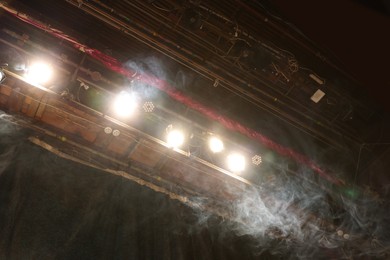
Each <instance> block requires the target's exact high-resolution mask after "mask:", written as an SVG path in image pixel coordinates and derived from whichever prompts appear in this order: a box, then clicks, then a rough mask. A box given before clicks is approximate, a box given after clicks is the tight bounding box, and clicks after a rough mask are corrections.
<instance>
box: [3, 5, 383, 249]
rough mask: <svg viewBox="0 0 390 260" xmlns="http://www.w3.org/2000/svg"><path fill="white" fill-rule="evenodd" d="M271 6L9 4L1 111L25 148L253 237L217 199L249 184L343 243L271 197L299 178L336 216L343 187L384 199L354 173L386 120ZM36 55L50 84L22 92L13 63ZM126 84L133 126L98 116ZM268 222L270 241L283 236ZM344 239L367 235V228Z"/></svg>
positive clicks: (310, 212) (326, 223) (369, 156)
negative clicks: (231, 165) (241, 165)
mask: <svg viewBox="0 0 390 260" xmlns="http://www.w3.org/2000/svg"><path fill="white" fill-rule="evenodd" d="M269 8H270V7H269V6H268V4H267V3H264V4H262V3H261V2H256V1H247V2H244V1H233V0H232V1H225V2H224V4H223V5H221V4H220V3H216V2H214V1H179V0H177V1H174V0H172V1H109V0H106V1H98V0H91V1H73V0H66V1H60V2H58V1H56V2H54V1H38V0H29V1H22V0H21V1H9V2H7V3H4V4H2V16H1V18H0V19H1V24H2V27H1V33H0V35H1V37H0V44H1V49H2V53H1V55H2V60H1V62H2V63H7V64H8V67H7V68H5V73H6V74H7V79H6V80H5V81H4V82H3V83H2V86H1V100H0V105H1V108H2V109H4V110H6V111H7V112H8V113H10V114H12V115H13V117H9V118H8V120H9V121H11V122H14V123H16V124H19V125H21V126H23V127H26V128H28V129H31V130H32V131H33V133H34V134H32V135H31V137H30V138H29V140H30V141H31V142H33V143H34V144H37V145H39V146H41V147H43V148H45V149H47V150H49V151H51V152H53V153H55V154H57V155H59V156H61V157H64V158H66V159H69V160H73V161H75V162H79V163H82V164H85V165H87V166H90V167H94V168H97V169H101V170H104V171H106V172H108V173H110V174H114V175H119V176H122V177H124V178H126V179H128V180H130V181H134V182H136V183H138V184H140V185H143V186H146V187H148V188H150V189H152V190H155V191H157V192H160V193H163V194H165V195H168V196H169V197H170V198H172V199H175V200H179V201H181V202H183V203H185V204H187V205H189V206H191V207H198V208H201V209H203V210H205V211H210V212H212V213H213V214H215V215H217V216H219V217H222V218H227V219H230V220H232V221H236V222H241V223H243V225H248V226H250V227H251V228H252V226H251V225H250V223H248V221H249V220H247V219H245V218H243V217H242V216H237V215H235V213H234V209H232V208H229V207H226V203H233V202H234V201H236V200H240V198H241V196H243V194H247V193H248V192H249V191H253V189H255V190H256V193H259V194H260V195H261V197H262V198H264V200H267V201H268V202H267V203H269V204H267V205H268V206H269V205H275V204H278V203H280V201H282V202H283V201H284V203H286V205H288V208H289V211H287V213H291V212H294V214H295V215H296V216H300V218H302V221H301V222H300V226H301V227H302V226H303V228H302V229H303V230H307V229H310V223H316V224H317V225H319V226H320V227H321V228H322V229H324V230H327V232H328V233H329V234H330V235H329V237H332V238H333V236H334V234H336V236H338V237H341V238H338V239H336V240H337V241H338V242H337V243H336V242H334V243H335V244H339V243H346V242H345V241H347V240H349V235H348V237H347V238H346V237H345V236H343V234H342V235H341V236H340V235H339V234H338V233H337V232H339V231H340V230H336V226H337V225H338V224H339V223H338V222H337V221H339V220H334V219H333V218H332V217H329V216H323V215H321V212H322V211H321V210H320V209H312V208H311V207H309V208H306V207H305V205H303V204H302V203H301V202H300V201H299V199H300V198H301V197H299V196H300V195H299V194H297V195H296V194H295V193H297V192H296V191H295V190H294V192H293V193H294V196H297V197H296V200H294V201H293V202H291V201H285V200H286V198H282V197H278V195H280V193H277V195H276V196H275V194H274V193H275V190H279V189H280V187H283V185H285V187H288V185H298V184H297V183H300V182H302V183H303V184H302V183H301V184H299V185H303V186H304V187H306V189H307V193H308V194H311V191H313V190H317V191H321V194H323V193H322V192H325V193H326V194H328V195H327V196H329V197H330V198H329V200H330V201H332V202H329V201H328V202H329V203H330V204H332V207H334V208H338V207H339V204H340V203H341V202H340V195H339V194H340V193H341V194H343V195H342V196H341V197H342V198H344V197H345V196H347V195H345V194H347V193H348V192H350V191H351V187H352V190H353V191H355V192H356V190H360V193H361V194H364V196H368V197H369V198H370V200H371V199H372V200H375V199H376V196H377V193H381V192H382V194H381V196H386V195H387V194H385V193H384V192H383V187H381V186H380V185H379V183H378V181H376V179H375V178H373V179H370V181H371V182H370V183H367V182H366V181H367V178H366V176H361V173H363V172H370V169H371V168H373V167H374V168H375V167H376V166H377V165H378V163H379V164H380V163H381V162H382V161H381V160H384V161H385V158H387V157H388V156H389V152H388V146H387V145H386V144H387V143H388V141H389V135H388V131H387V129H388V127H389V124H388V118H387V117H386V114H385V113H384V110H383V108H382V106H380V105H378V104H376V102H375V101H374V100H373V99H370V98H367V94H366V92H367V89H365V88H364V86H363V85H364V82H359V81H356V80H355V79H354V77H352V76H350V75H349V74H347V73H346V72H345V70H347V69H346V68H343V65H342V64H340V62H339V61H338V60H337V59H335V58H334V57H333V54H331V53H329V52H327V51H324V50H323V49H321V48H319V47H317V44H315V43H313V42H312V41H311V40H309V39H307V37H306V36H304V35H303V34H301V33H298V32H297V30H296V29H295V28H293V27H292V26H291V24H289V23H287V22H286V21H284V20H283V19H281V18H280V17H278V16H276V15H274V14H273V13H272V11H271V10H272V9H269ZM21 13H25V14H27V16H24V15H22V14H21ZM41 57H45V58H46V59H48V60H51V62H52V64H53V66H54V67H55V68H56V75H55V79H54V80H53V81H52V82H50V84H47V85H45V86H43V87H40V86H33V85H32V84H30V83H29V82H28V81H26V79H25V78H24V77H23V73H22V72H23V68H24V67H25V66H28V63H30V62H31V61H33V60H34V59H37V58H39V59H41ZM125 89H127V90H131V91H134V92H136V93H138V95H139V98H140V100H139V101H140V104H141V105H140V108H139V111H138V112H137V115H136V116H135V117H134V118H131V119H123V118H119V117H117V116H116V115H115V114H114V113H113V111H112V109H111V107H110V104H111V102H112V100H113V99H114V97H115V94H117V93H118V92H120V91H121V90H125ZM141 107H142V108H141ZM170 125H172V126H173V127H176V126H181V127H184V129H186V131H187V137H188V139H187V142H186V143H185V145H184V146H183V147H182V148H180V149H172V148H169V147H168V145H167V143H166V142H165V134H166V131H167V127H169V126H170ZM210 135H217V136H220V137H222V138H223V140H224V141H225V146H226V150H231V151H240V152H242V153H243V154H244V155H245V157H246V158H247V163H248V165H247V169H246V171H245V172H244V173H242V174H241V175H238V174H235V173H232V172H230V171H229V170H228V169H227V168H226V164H225V157H224V156H225V155H217V154H213V153H211V152H209V151H208V149H207V144H206V141H207V139H208V137H209V136H210ZM256 156H257V157H256ZM378 158H380V159H379V161H378ZM252 161H253V162H256V164H255V163H252V164H251V162H252ZM379 172H380V171H379ZM285 176H288V177H285ZM379 179H381V178H379ZM287 180H288V181H287ZM364 182H366V183H364ZM292 183H293V184H292ZM357 184H360V185H365V184H366V185H368V186H369V187H370V188H369V189H365V190H364V189H359V188H357V187H356V185H357ZM299 185H298V186H299ZM306 185H307V186H306ZM259 187H261V189H260V188H259ZM299 187H301V186H299ZM259 189H260V191H259ZM373 190H374V191H375V192H373ZM344 193H345V194H344ZM283 194H284V193H283ZM286 194H289V193H286ZM286 194H284V195H286ZM302 196H306V195H302ZM343 196H344V197H343ZM362 196H363V195H362ZM194 198H196V199H194ZM373 198H375V199H373ZM199 199H201V201H202V203H199ZM348 199H353V196H352V197H351V198H348ZM333 200H334V201H333ZM255 202H256V201H255ZM252 203H253V201H252ZM343 203H344V201H343ZM282 204H283V203H282ZM333 204H334V205H333ZM269 207H271V208H272V206H269ZM314 208H316V207H314ZM254 212H256V211H254ZM282 215H283V214H282ZM303 215H305V216H306V217H303ZM308 223H309V224H308ZM273 224H274V223H273ZM270 226H272V228H269V229H267V230H266V232H265V233H266V234H267V235H268V236H270V237H273V238H274V239H280V240H282V239H288V236H287V235H286V234H285V233H284V231H280V229H278V228H277V227H274V226H273V225H270ZM345 228H346V229H348V228H347V227H345ZM350 231H351V232H353V231H352V230H350ZM305 232H306V231H305ZM343 232H348V230H344V231H343ZM354 232H356V237H358V238H357V240H358V241H361V240H363V239H366V238H365V236H366V235H367V234H366V233H365V232H366V230H357V231H356V230H355V231H354ZM359 232H361V233H362V234H360V233H359ZM308 233H310V231H308ZM358 233H359V234H358ZM337 234H338V235H337ZM329 237H328V238H327V239H329V240H330V238H329ZM328 242H329V241H328ZM355 242H356V240H355ZM321 243H323V244H322V246H323V247H326V245H324V244H326V243H325V242H324V241H322V242H321ZM337 248H338V246H337ZM353 250H357V249H356V248H354V249H353ZM360 250H367V251H370V250H371V249H368V248H363V249H360ZM386 250H387V249H380V250H379V249H378V252H379V251H380V254H384V253H386V252H387V251H386ZM370 252H371V251H370ZM375 252H376V251H375ZM378 254H379V253H378Z"/></svg>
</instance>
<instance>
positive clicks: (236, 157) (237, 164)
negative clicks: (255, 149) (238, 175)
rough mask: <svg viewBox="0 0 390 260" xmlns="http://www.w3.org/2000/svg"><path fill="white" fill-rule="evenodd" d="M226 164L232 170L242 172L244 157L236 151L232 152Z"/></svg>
mask: <svg viewBox="0 0 390 260" xmlns="http://www.w3.org/2000/svg"><path fill="white" fill-rule="evenodd" d="M227 164H228V168H229V170H231V171H232V172H242V171H243V170H245V157H244V156H243V155H241V154H238V153H232V154H230V155H229V156H228V158H227Z"/></svg>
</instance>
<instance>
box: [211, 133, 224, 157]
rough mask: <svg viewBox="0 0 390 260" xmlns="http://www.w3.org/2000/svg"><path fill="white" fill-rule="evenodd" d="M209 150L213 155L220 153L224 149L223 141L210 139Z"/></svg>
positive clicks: (214, 138)
mask: <svg viewBox="0 0 390 260" xmlns="http://www.w3.org/2000/svg"><path fill="white" fill-rule="evenodd" d="M209 148H210V150H211V151H212V152H213V153H219V152H221V151H222V150H223V149H224V145H223V142H222V140H221V139H219V138H217V137H215V136H212V137H210V139H209Z"/></svg>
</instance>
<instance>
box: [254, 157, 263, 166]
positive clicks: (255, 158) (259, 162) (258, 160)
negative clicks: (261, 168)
mask: <svg viewBox="0 0 390 260" xmlns="http://www.w3.org/2000/svg"><path fill="white" fill-rule="evenodd" d="M262 162H263V159H262V158H261V156H260V155H258V154H256V155H254V156H253V157H252V163H253V164H254V165H260V164H261V163H262Z"/></svg>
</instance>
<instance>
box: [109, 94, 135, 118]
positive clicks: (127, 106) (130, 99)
mask: <svg viewBox="0 0 390 260" xmlns="http://www.w3.org/2000/svg"><path fill="white" fill-rule="evenodd" d="M137 105H138V104H137V99H136V97H135V95H134V94H132V93H129V92H126V91H122V92H120V93H119V94H118V95H117V97H116V98H115V100H114V106H113V109H114V112H115V114H116V115H118V116H119V117H129V116H131V115H132V114H133V113H134V111H135V109H136V108H137Z"/></svg>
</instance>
